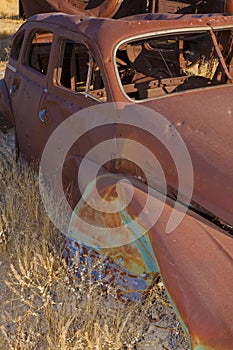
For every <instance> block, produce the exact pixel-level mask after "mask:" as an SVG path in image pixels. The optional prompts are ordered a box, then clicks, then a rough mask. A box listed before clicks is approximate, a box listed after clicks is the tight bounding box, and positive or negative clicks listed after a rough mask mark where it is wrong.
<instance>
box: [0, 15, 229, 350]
mask: <svg viewBox="0 0 233 350" xmlns="http://www.w3.org/2000/svg"><path fill="white" fill-rule="evenodd" d="M106 33H110V34H109V36H108V40H106ZM232 33H233V16H230V15H195V14H194V15H180V14H171V15H169V14H163V15H161V14H143V15H136V16H132V17H127V18H122V19H118V20H112V19H104V18H88V17H81V16H69V15H64V14H61V13H58V14H44V15H38V16H34V17H32V18H31V19H29V20H28V21H27V22H26V23H25V24H24V25H23V26H22V27H21V28H20V29H19V31H18V32H17V33H16V35H15V37H14V40H13V44H12V49H11V53H10V58H9V63H8V64H7V68H6V73H5V78H4V79H3V80H2V81H0V116H1V118H2V119H1V120H2V125H1V126H2V128H5V129H7V128H8V127H9V126H10V125H12V126H15V130H16V139H17V148H18V151H19V152H20V153H21V155H22V156H24V158H25V159H26V160H28V161H31V160H35V159H40V158H41V155H42V152H43V150H44V147H45V145H46V142H47V141H48V139H49V137H50V136H51V134H52V133H53V131H54V130H55V129H56V128H57V127H58V126H59V125H60V124H61V123H62V122H63V121H64V120H66V119H67V118H68V117H69V116H70V115H72V114H73V113H75V112H77V111H80V110H83V109H84V108H86V107H91V106H96V105H99V104H104V103H106V102H116V101H117V102H122V103H126V104H130V103H131V104H135V105H138V106H139V105H141V106H145V107H149V108H150V109H151V110H154V111H157V112H159V113H161V114H162V115H163V116H164V117H165V118H166V119H167V120H169V121H170V123H171V125H172V126H174V127H175V128H176V129H177V131H178V132H179V134H180V135H181V137H182V138H183V140H184V142H185V144H186V146H187V149H188V151H189V154H190V157H191V160H192V164H193V171H194V188H193V196H192V202H191V205H190V208H189V211H188V212H187V214H186V216H185V218H184V220H183V221H182V222H181V224H180V225H179V226H178V227H177V228H176V229H175V231H174V232H173V233H172V234H170V235H167V234H164V232H165V226H166V221H167V218H168V217H169V216H170V214H171V211H172V209H173V206H174V202H173V200H172V198H175V197H176V193H177V189H178V177H177V172H176V167H175V164H174V161H173V159H172V158H171V155H170V154H169V152H168V151H167V149H166V148H165V147H164V146H163V145H162V144H161V142H160V141H159V140H157V139H156V138H154V137H152V136H151V135H150V134H149V133H148V132H147V131H145V130H139V129H138V128H136V127H132V126H130V125H120V124H118V125H114V124H112V125H109V126H104V127H102V128H101V127H100V128H97V130H91V131H89V132H88V134H87V135H83V136H82V137H81V138H80V140H78V141H77V142H76V143H75V144H74V146H73V147H72V148H71V149H70V151H69V154H68V156H67V158H66V161H65V163H64V179H63V180H64V187H66V185H68V184H72V185H73V186H72V187H74V198H73V199H72V200H71V202H70V203H71V205H72V206H73V207H75V212H76V213H77V214H78V215H79V216H80V217H83V218H85V220H87V221H89V222H90V223H92V224H93V225H97V226H99V224H100V223H99V222H98V221H100V222H103V218H102V217H101V216H100V215H99V216H98V215H94V214H93V212H92V209H90V208H89V207H88V206H87V205H86V202H85V201H84V199H83V198H81V195H80V192H79V189H77V188H75V184H76V183H77V178H76V174H77V170H78V168H79V165H80V161H81V159H82V158H83V157H85V155H86V154H87V153H88V152H89V150H90V149H92V148H93V147H94V146H95V145H96V144H98V143H100V142H103V141H106V140H108V139H110V138H115V139H117V138H124V139H130V140H133V141H137V142H138V143H140V144H143V145H145V147H146V148H148V149H149V150H150V151H151V152H152V153H153V154H155V156H156V158H157V159H158V160H159V162H160V164H161V165H162V168H163V171H164V173H165V175H166V179H167V183H168V193H164V194H161V193H160V192H161V189H160V188H159V186H158V183H157V182H156V181H155V182H153V181H152V185H153V187H154V189H155V190H158V191H160V192H156V193H157V195H156V196H155V198H153V201H154V202H153V201H152V203H154V205H155V206H156V203H157V202H160V201H162V198H161V197H162V196H164V195H166V196H167V197H166V203H165V207H164V210H163V212H162V215H161V217H160V218H159V219H158V221H157V223H156V224H155V225H154V226H153V227H152V228H151V229H150V230H148V232H147V233H146V235H143V236H142V237H140V238H138V239H136V240H135V237H136V236H135V234H136V233H135V232H133V231H130V232H129V234H130V235H132V237H133V239H132V243H130V244H128V245H125V246H122V247H120V248H119V247H118V248H112V249H104V248H103V249H102V251H103V252H106V253H107V254H108V255H109V256H110V257H112V258H113V259H114V260H115V261H118V260H119V259H122V260H123V267H124V268H125V269H126V270H128V271H130V272H131V273H133V274H134V275H141V274H143V273H146V274H149V275H151V274H154V273H156V272H158V271H159V272H160V273H161V275H162V277H163V280H164V283H165V286H166V289H167V292H168V294H169V296H170V298H171V301H172V304H173V306H174V309H175V310H176V312H177V314H178V316H179V317H180V319H181V321H182V324H183V327H184V329H185V331H186V333H187V335H188V338H189V342H190V346H192V348H193V349H196V350H200V349H206V350H207V349H216V350H217V349H221V350H222V349H226V350H230V349H232V344H233V326H232V325H233V302H232V298H231V290H232V288H233V277H232V276H233V274H232V271H233V264H232V257H233V241H232V237H231V233H232V226H233V203H232V201H231V199H232V198H233V186H232V175H233V162H232V149H233V138H232V110H233V100H232V94H233V85H232V83H233V70H232V66H233V36H232ZM3 118H5V119H4V120H3ZM164 134H165V135H166V137H168V138H169V137H172V133H170V131H169V130H164ZM143 156H144V155H143V154H141V157H142V158H143ZM90 161H93V162H95V161H96V159H90ZM51 162H52V160H51ZM144 165H145V167H149V168H150V166H149V165H148V164H147V163H146V162H145V164H144ZM149 171H150V172H151V174H152V178H153V174H154V173H156V172H157V169H156V168H153V169H149ZM184 171H185V169H184ZM122 175H124V176H127V177H129V178H130V179H131V180H132V182H133V185H134V189H135V200H136V203H138V204H137V205H136V206H134V207H132V208H129V209H128V213H127V215H128V216H130V217H132V218H134V216H136V215H137V210H138V208H140V207H141V206H142V205H143V203H144V202H145V197H146V196H148V193H147V190H146V179H144V174H143V172H142V171H140V169H139V168H138V166H137V165H135V164H132V163H131V162H129V161H127V160H124V159H123V160H117V161H116V160H115V159H112V161H109V162H107V163H106V164H105V165H103V172H102V173H101V174H100V175H99V180H98V182H99V190H100V192H101V193H102V195H103V196H104V197H105V198H109V199H111V197H112V196H114V195H113V193H114V191H113V188H114V186H115V185H116V182H117V181H118V179H119V177H121V176H122ZM125 191H126V192H127V186H126V188H125ZM92 192H93V188H91V187H89V188H88V195H89V196H91V195H92ZM93 196H94V195H93ZM93 201H95V198H94V197H93ZM151 210H153V207H152V208H151ZM104 222H105V224H106V225H107V224H108V225H109V223H110V225H111V224H112V225H114V222H118V223H119V222H124V213H119V214H116V215H115V216H114V217H110V218H109V217H107V216H105V217H104ZM120 226H121V225H120ZM70 230H71V231H75V230H77V231H78V230H80V228H79V227H76V221H75V218H73V219H72V220H71V223H70ZM136 238H137V237H136ZM109 239H113V240H114V237H112V238H109Z"/></svg>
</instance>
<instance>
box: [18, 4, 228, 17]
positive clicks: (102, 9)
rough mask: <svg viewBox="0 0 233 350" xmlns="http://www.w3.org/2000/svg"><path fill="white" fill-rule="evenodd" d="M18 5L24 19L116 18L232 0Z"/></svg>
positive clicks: (196, 9) (203, 8)
mask: <svg viewBox="0 0 233 350" xmlns="http://www.w3.org/2000/svg"><path fill="white" fill-rule="evenodd" d="M21 5H22V6H21V7H22V9H23V12H24V15H25V17H26V18H28V17H31V16H32V15H35V14H38V13H46V12H65V13H67V14H72V15H73V14H76V15H78V14H80V15H85V16H96V17H111V18H120V17H125V16H130V15H135V14H140V13H146V12H149V13H155V12H159V13H167V12H169V13H183V14H185V13H217V12H228V13H232V11H233V1H232V0H215V1H212V0H201V1H200V0H183V1H177V0H149V1H148V0H102V1H101V0H90V1H83V0H60V1H57V0H34V1H33V2H32V1H30V0H21ZM21 12H22V11H21Z"/></svg>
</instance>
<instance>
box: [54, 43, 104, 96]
mask: <svg viewBox="0 0 233 350" xmlns="http://www.w3.org/2000/svg"><path fill="white" fill-rule="evenodd" d="M63 47H64V50H63V52H64V53H63V57H62V62H61V70H60V72H59V70H58V73H59V74H58V77H57V83H58V85H60V86H63V87H65V88H67V89H70V90H72V91H76V92H80V93H83V94H86V95H87V96H88V95H89V96H91V97H93V98H96V99H98V100H100V101H102V102H106V100H107V97H106V90H105V88H104V84H103V79H102V76H101V72H100V68H99V66H98V64H97V63H96V61H95V59H94V57H93V56H92V54H91V52H90V51H89V50H88V48H87V47H86V46H85V45H84V44H81V43H77V42H74V41H71V40H65V41H64V46H63Z"/></svg>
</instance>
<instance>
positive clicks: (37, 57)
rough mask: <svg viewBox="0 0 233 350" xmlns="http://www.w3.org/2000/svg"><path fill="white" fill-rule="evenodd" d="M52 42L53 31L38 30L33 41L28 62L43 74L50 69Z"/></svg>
mask: <svg viewBox="0 0 233 350" xmlns="http://www.w3.org/2000/svg"><path fill="white" fill-rule="evenodd" d="M52 42H53V33H51V32H36V33H35V34H34V35H33V38H32V41H31V45H30V51H29V60H28V64H29V66H30V67H32V68H33V69H35V70H36V71H37V72H40V73H41V74H43V75H46V74H47V71H48V65H49V57H50V52H51V47H52Z"/></svg>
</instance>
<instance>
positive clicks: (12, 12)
mask: <svg viewBox="0 0 233 350" xmlns="http://www.w3.org/2000/svg"><path fill="white" fill-rule="evenodd" d="M18 16H19V1H18V0H0V18H11V19H15V18H18Z"/></svg>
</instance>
